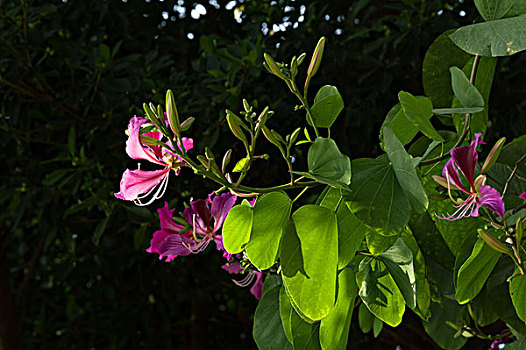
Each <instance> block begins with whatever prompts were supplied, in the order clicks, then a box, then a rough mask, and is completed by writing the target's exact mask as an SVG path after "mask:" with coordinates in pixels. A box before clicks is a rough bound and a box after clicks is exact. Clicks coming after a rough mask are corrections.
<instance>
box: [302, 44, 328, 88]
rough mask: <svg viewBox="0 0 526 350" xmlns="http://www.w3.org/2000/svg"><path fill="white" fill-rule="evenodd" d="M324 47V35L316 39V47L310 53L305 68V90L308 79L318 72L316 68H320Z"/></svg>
mask: <svg viewBox="0 0 526 350" xmlns="http://www.w3.org/2000/svg"><path fill="white" fill-rule="evenodd" d="M324 48H325V37H323V36H322V37H321V38H320V40H319V41H318V44H317V45H316V48H315V49H314V53H313V54H312V58H311V60H310V65H309V69H307V79H306V80H305V90H307V88H308V86H309V83H310V80H311V79H312V77H313V76H314V75H315V74H316V72H318V68H320V64H321V59H322V57H323V49H324Z"/></svg>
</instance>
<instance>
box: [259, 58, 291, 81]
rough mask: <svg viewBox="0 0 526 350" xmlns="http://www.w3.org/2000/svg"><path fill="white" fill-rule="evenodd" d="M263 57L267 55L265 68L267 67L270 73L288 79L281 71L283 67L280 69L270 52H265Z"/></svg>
mask: <svg viewBox="0 0 526 350" xmlns="http://www.w3.org/2000/svg"><path fill="white" fill-rule="evenodd" d="M263 57H265V61H266V63H267V65H266V66H265V68H267V70H268V71H269V72H270V73H272V74H274V75H276V76H278V77H280V78H281V79H283V80H287V77H286V76H285V75H284V74H283V73H282V72H281V69H279V67H278V64H277V63H276V61H274V59H273V58H272V56H270V55H269V54H268V53H264V54H263Z"/></svg>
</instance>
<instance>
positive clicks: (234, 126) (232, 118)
mask: <svg viewBox="0 0 526 350" xmlns="http://www.w3.org/2000/svg"><path fill="white" fill-rule="evenodd" d="M226 121H227V122H228V126H229V127H230V130H231V131H232V134H234V136H235V137H237V138H238V139H240V140H241V141H242V142H243V143H244V144H245V145H247V144H248V141H247V137H246V136H245V134H244V133H243V131H242V130H241V125H243V121H242V120H241V119H239V117H238V116H237V115H235V114H234V113H233V112H232V111H230V110H228V109H227V110H226Z"/></svg>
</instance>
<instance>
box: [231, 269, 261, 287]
mask: <svg viewBox="0 0 526 350" xmlns="http://www.w3.org/2000/svg"><path fill="white" fill-rule="evenodd" d="M254 278H256V274H255V272H254V271H250V272H249V273H248V274H247V275H246V276H245V278H243V279H242V280H240V281H236V280H232V282H234V283H235V284H236V285H237V286H239V287H247V286H249V285H250V284H251V283H252V282H253V281H254Z"/></svg>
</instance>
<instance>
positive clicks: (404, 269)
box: [379, 238, 416, 309]
mask: <svg viewBox="0 0 526 350" xmlns="http://www.w3.org/2000/svg"><path fill="white" fill-rule="evenodd" d="M379 258H380V260H382V262H383V263H384V264H385V267H387V270H388V271H389V273H390V274H391V276H392V277H393V279H394V281H395V283H396V285H397V286H398V289H399V290H400V292H401V293H402V295H403V296H404V300H405V302H406V304H407V306H409V307H410V308H411V309H414V308H415V307H416V281H415V270H414V267H413V253H412V252H411V249H409V248H408V247H407V246H406V245H405V243H404V241H403V240H402V239H401V238H398V239H397V240H396V241H395V242H394V244H393V245H392V246H391V248H389V249H388V250H386V251H385V252H383V253H382V254H381V255H380V256H379Z"/></svg>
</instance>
